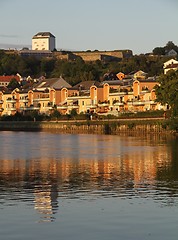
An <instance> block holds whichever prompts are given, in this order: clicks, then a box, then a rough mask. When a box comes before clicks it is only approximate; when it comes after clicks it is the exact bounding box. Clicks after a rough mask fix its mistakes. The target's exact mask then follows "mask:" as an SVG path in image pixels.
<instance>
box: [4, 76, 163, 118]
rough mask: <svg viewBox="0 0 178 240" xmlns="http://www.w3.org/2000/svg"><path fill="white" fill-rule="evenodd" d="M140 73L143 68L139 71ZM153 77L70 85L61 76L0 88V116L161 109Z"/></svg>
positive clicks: (111, 112) (115, 113)
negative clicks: (20, 86) (28, 86)
mask: <svg viewBox="0 0 178 240" xmlns="http://www.w3.org/2000/svg"><path fill="white" fill-rule="evenodd" d="M140 75H142V71H141V72H140ZM157 84H158V82H157V80H156V79H155V78H146V77H145V78H143V77H141V76H137V78H135V79H121V80H111V81H103V82H97V81H86V82H81V83H79V84H77V85H75V86H73V87H72V86H71V85H70V84H69V83H67V82H66V81H65V80H64V79H63V78H62V77H60V78H51V79H41V80H40V81H39V82H38V83H36V84H35V85H33V87H32V88H31V89H27V90H25V89H23V90H21V89H18V88H17V89H14V90H13V91H11V92H7V91H5V92H4V91H0V115H11V114H15V113H16V112H22V113H24V114H25V113H28V112H29V111H33V110H36V111H38V112H40V113H41V114H43V113H44V114H50V113H52V112H53V111H54V109H57V110H58V111H59V112H60V113H61V114H69V113H70V112H71V111H72V109H75V110H76V112H77V113H79V114H80V113H87V112H90V113H97V114H113V115H118V113H119V112H126V111H131V112H138V111H147V110H160V109H163V108H164V107H163V106H161V104H160V103H157V102H155V99H156V95H155V90H154V87H155V86H156V85H157Z"/></svg>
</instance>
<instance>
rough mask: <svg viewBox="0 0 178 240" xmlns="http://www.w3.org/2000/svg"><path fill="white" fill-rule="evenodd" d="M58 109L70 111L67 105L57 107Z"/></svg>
mask: <svg viewBox="0 0 178 240" xmlns="http://www.w3.org/2000/svg"><path fill="white" fill-rule="evenodd" d="M57 109H61V110H62V109H64V110H65V109H68V106H67V105H60V106H57Z"/></svg>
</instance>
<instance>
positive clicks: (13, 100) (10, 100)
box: [6, 98, 16, 103]
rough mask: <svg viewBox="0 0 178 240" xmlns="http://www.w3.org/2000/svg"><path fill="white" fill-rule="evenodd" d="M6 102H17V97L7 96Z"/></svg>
mask: <svg viewBox="0 0 178 240" xmlns="http://www.w3.org/2000/svg"><path fill="white" fill-rule="evenodd" d="M6 102H7V103H16V99H13V98H7V99H6Z"/></svg>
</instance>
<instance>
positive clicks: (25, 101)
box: [19, 99, 29, 103]
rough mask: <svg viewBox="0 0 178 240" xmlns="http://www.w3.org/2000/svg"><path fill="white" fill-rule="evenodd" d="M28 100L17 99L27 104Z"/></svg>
mask: <svg viewBox="0 0 178 240" xmlns="http://www.w3.org/2000/svg"><path fill="white" fill-rule="evenodd" d="M28 101H29V100H28V99H19V102H23V103H28Z"/></svg>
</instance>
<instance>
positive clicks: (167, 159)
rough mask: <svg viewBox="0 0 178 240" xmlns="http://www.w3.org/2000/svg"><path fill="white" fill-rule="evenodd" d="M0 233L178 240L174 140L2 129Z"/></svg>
mask: <svg viewBox="0 0 178 240" xmlns="http://www.w3.org/2000/svg"><path fill="white" fill-rule="evenodd" d="M0 146H1V148H0V236H1V237H0V239H1V240H31V239H37V240H38V239H43V240H48V239H52V240H57V239H62V240H68V239H69V240H71V239H72V240H78V239H82V240H91V239H93V240H100V239H102V240H115V239H117V240H118V239H120V240H143V239H144V240H146V239H151V240H168V239H169V240H177V237H178V147H177V146H178V140H176V139H169V138H166V137H161V136H157V135H148V136H142V137H138V136H137V137H134V136H117V135H86V134H78V135H77V134H59V133H50V132H20V131H19V132H11V131H1V132H0Z"/></svg>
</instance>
